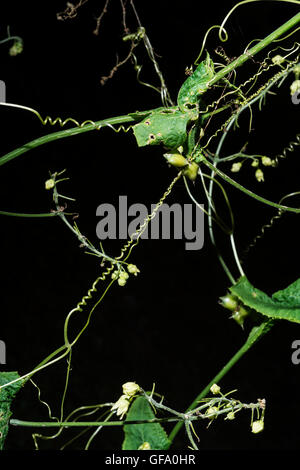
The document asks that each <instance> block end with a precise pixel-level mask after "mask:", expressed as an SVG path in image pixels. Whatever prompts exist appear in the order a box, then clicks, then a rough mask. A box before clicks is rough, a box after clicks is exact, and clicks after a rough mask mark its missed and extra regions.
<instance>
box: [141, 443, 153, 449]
mask: <svg viewBox="0 0 300 470" xmlns="http://www.w3.org/2000/svg"><path fill="white" fill-rule="evenodd" d="M138 450H151V446H150V444H149V442H143V444H141V445H140V447H139V448H138Z"/></svg>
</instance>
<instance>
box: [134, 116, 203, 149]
mask: <svg viewBox="0 0 300 470" xmlns="http://www.w3.org/2000/svg"><path fill="white" fill-rule="evenodd" d="M197 118H198V113H197V112H195V111H194V110H190V111H188V112H181V111H180V110H179V109H178V107H172V108H157V109H154V110H153V112H152V113H151V114H149V115H148V116H147V117H146V118H145V119H143V120H142V121H141V122H139V123H138V124H135V125H134V126H132V128H133V132H134V135H135V138H136V140H137V143H138V146H139V147H143V146H145V145H159V144H163V145H164V146H165V147H167V148H169V149H176V148H178V147H179V146H180V145H183V144H184V142H185V141H186V139H187V125H188V123H189V122H190V121H193V120H195V119H197Z"/></svg>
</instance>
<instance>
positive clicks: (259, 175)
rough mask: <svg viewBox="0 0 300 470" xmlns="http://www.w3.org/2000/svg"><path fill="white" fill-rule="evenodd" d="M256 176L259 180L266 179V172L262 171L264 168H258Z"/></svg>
mask: <svg viewBox="0 0 300 470" xmlns="http://www.w3.org/2000/svg"><path fill="white" fill-rule="evenodd" d="M255 178H256V179H257V181H259V182H261V181H264V174H263V172H262V170H261V169H260V168H258V169H257V170H256V172H255Z"/></svg>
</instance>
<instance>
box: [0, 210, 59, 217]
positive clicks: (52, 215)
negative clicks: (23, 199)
mask: <svg viewBox="0 0 300 470" xmlns="http://www.w3.org/2000/svg"><path fill="white" fill-rule="evenodd" d="M59 214H60V213H59V212H46V213H44V214H24V213H21V212H6V211H0V215H8V216H11V217H54V216H56V215H59Z"/></svg>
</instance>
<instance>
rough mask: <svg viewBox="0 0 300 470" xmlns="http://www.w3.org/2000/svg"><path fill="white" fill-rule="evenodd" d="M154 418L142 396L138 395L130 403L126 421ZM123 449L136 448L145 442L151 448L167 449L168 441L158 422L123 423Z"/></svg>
mask: <svg viewBox="0 0 300 470" xmlns="http://www.w3.org/2000/svg"><path fill="white" fill-rule="evenodd" d="M153 418H155V414H154V413H153V410H152V408H151V406H150V405H149V403H148V401H147V400H146V398H144V397H138V398H136V399H135V400H134V402H133V403H132V405H131V407H130V410H129V412H128V414H127V418H126V421H142V420H150V419H153ZM124 433H125V439H124V442H123V446H122V449H123V450H138V449H139V447H140V446H141V445H143V444H145V443H146V442H147V443H148V444H150V449H151V450H163V449H168V448H169V446H170V441H169V439H168V437H167V434H166V432H165V431H164V429H163V427H162V426H161V425H160V424H159V423H141V424H127V425H126V424H125V425H124Z"/></svg>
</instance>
